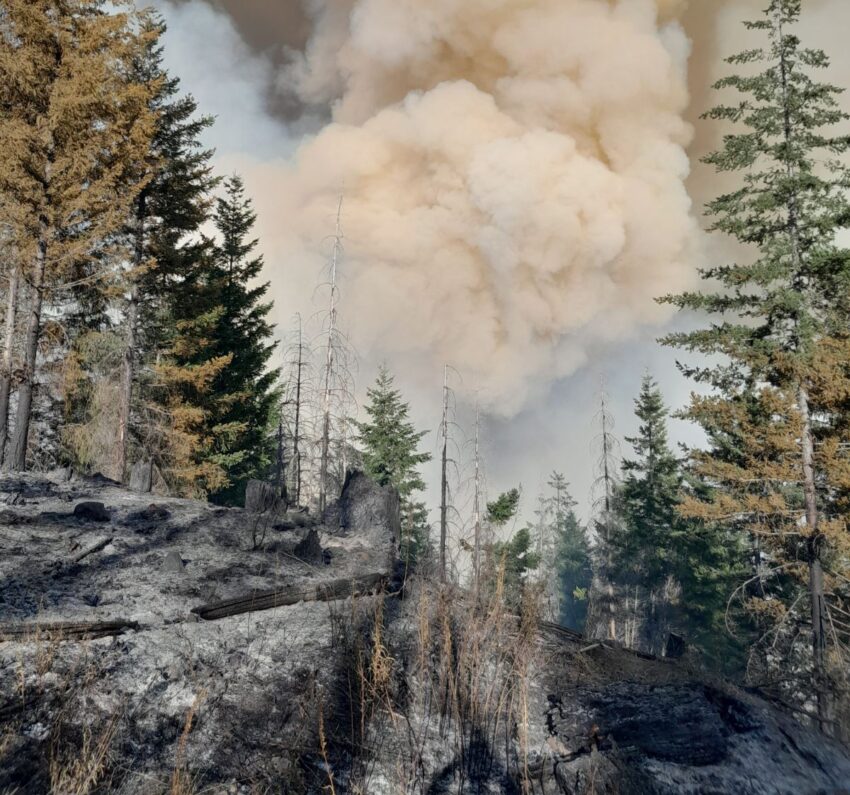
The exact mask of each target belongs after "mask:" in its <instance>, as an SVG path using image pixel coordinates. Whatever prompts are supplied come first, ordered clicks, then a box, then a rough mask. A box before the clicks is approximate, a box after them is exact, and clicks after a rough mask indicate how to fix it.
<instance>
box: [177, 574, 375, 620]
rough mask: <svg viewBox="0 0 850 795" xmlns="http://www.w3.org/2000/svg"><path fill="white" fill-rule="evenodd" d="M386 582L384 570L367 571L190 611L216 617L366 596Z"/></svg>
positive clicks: (249, 595)
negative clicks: (345, 577) (377, 572)
mask: <svg viewBox="0 0 850 795" xmlns="http://www.w3.org/2000/svg"><path fill="white" fill-rule="evenodd" d="M386 582H387V575H386V574H367V575H365V576H363V577H350V578H347V579H342V580H331V581H330V582H325V583H317V584H316V585H313V586H311V587H309V588H304V587H303V586H295V585H289V586H284V587H283V588H277V589H276V590H274V591H253V592H252V593H250V594H248V595H246V596H241V597H237V598H235V599H226V600H224V601H221V602H213V603H211V604H206V605H201V606H199V607H195V608H193V609H192V613H194V614H195V615H196V616H199V617H200V618H202V619H203V620H204V621H217V620H219V619H221V618H229V617H230V616H238V615H240V614H242V613H254V612H259V611H261V610H272V609H273V608H275V607H286V606H288V605H296V604H298V603H299V602H332V601H334V600H336V599H346V598H347V597H349V596H366V595H367V594H370V593H375V592H376V591H378V590H380V589H381V588H382V587H383V586H384V585H385V584H386Z"/></svg>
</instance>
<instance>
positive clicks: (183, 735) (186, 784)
mask: <svg viewBox="0 0 850 795" xmlns="http://www.w3.org/2000/svg"><path fill="white" fill-rule="evenodd" d="M206 697H207V693H206V691H205V690H199V691H198V693H197V694H196V695H195V699H194V701H192V706H190V707H189V709H188V711H187V712H186V719H185V720H184V721H183V731H181V732H180V737H179V738H178V740H177V751H176V753H175V760H174V771H173V772H172V774H171V786H170V788H169V790H168V792H169V795H195V793H196V792H197V779H196V778H195V777H194V776H192V775H191V773H189V770H188V767H187V754H186V750H187V747H188V745H189V737H190V736H191V734H192V725H193V723H194V722H195V718H196V716H197V714H198V710H199V709H200V708H201V704H203V702H204V700H205V699H206Z"/></svg>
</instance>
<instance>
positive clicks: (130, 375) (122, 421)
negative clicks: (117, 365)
mask: <svg viewBox="0 0 850 795" xmlns="http://www.w3.org/2000/svg"><path fill="white" fill-rule="evenodd" d="M145 214H146V201H145V194H144V193H142V195H141V196H140V197H139V203H138V205H137V210H136V229H135V245H134V252H133V273H132V274H131V275H130V298H129V301H128V303H127V337H126V340H125V344H124V356H123V360H122V362H121V409H120V413H119V419H118V466H119V468H120V473H119V478H118V479H119V480H120V481H121V482H122V483H126V482H127V474H128V469H127V464H128V459H129V455H130V417H131V413H132V410H133V383H134V382H135V380H136V350H137V349H138V346H139V283H138V276H139V271H140V269H141V267H142V264H143V262H144V258H145Z"/></svg>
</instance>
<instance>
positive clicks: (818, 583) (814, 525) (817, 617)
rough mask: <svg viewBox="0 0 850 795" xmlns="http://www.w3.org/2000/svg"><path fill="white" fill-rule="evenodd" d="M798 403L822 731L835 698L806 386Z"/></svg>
mask: <svg viewBox="0 0 850 795" xmlns="http://www.w3.org/2000/svg"><path fill="white" fill-rule="evenodd" d="M797 402H798V408H799V410H800V416H801V418H802V421H803V433H802V453H803V493H804V496H805V503H806V525H807V527H808V530H809V539H808V540H809V598H810V600H811V616H812V661H813V665H814V677H815V682H814V684H815V691H816V693H817V702H818V720H819V722H820V728H821V731H823V732H824V733H827V734H828V733H829V732H830V731H831V728H832V700H831V698H830V694H829V688H828V687H827V681H826V665H825V663H826V603H825V596H824V584H823V565H822V564H821V559H820V554H821V541H822V539H821V535H820V531H819V529H818V521H819V517H818V504H817V489H816V484H815V466H814V440H813V438H812V422H811V413H810V409H809V395H808V392H807V391H806V388H805V386H804V385H802V384H801V385H800V386H799V388H798V391H797Z"/></svg>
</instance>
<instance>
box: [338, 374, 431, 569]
mask: <svg viewBox="0 0 850 795" xmlns="http://www.w3.org/2000/svg"><path fill="white" fill-rule="evenodd" d="M366 395H367V398H368V400H369V402H368V404H367V405H366V409H365V410H366V413H367V414H368V415H369V419H368V421H365V422H355V423H354V426H355V428H356V429H357V434H358V436H357V441H358V443H359V444H360V445H361V447H362V452H363V466H364V468H365V470H366V473H367V474H368V475H369V476H370V477H371V478H373V479H374V480H375V482H376V483H378V484H379V485H381V486H392V487H393V488H395V489H396V490H397V491H398V493H399V497H400V499H401V520H402V557H403V559H404V560H406V561H408V562H413V561H415V560H416V558H417V556H418V555H420V554H421V553H422V552H423V551H424V550H425V549H426V547H427V545H428V531H429V528H428V524H427V512H426V511H425V510H424V506H423V505H422V503H421V502H417V501H416V500H415V499H414V498H413V497H414V495H415V494H416V493H417V492H419V491H422V490H423V489H424V488H425V483H424V481H423V480H422V477H421V475H420V474H419V469H418V468H419V466H421V465H422V464H425V463H427V462H428V461H430V460H431V455H430V454H429V453H420V452H418V448H419V443H420V442H421V441H422V438H423V437H424V436H425V435H426V433H427V431H417V430H416V429H415V428H414V427H413V424H412V423H411V422H410V420H409V414H410V406H409V405H408V404H407V403H405V402H404V400H403V399H402V396H401V393H400V392H399V391H398V389H396V388H395V385H394V379H393V376H392V375H391V374H390V372H389V370H388V369H387V368H386V367H385V366H381V368H380V370H379V371H378V377H377V379H376V381H375V384H374V385H373V386H372V387H370V388H369V389H368V390H367V392H366Z"/></svg>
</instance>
